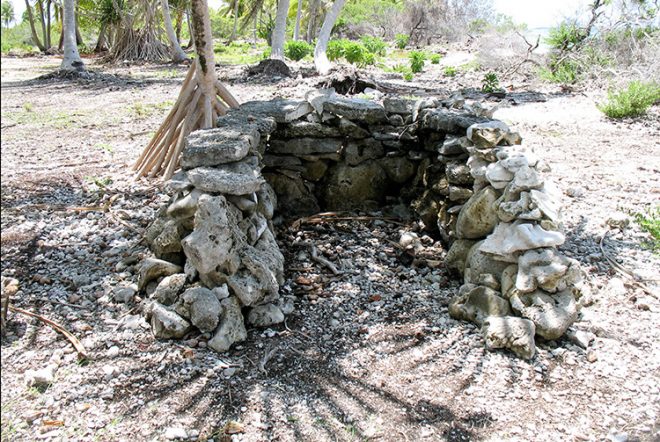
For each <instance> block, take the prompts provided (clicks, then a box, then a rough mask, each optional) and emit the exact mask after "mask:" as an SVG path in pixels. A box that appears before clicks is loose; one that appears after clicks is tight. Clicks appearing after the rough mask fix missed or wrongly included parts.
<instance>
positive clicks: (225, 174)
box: [188, 162, 265, 195]
mask: <svg viewBox="0 0 660 442" xmlns="http://www.w3.org/2000/svg"><path fill="white" fill-rule="evenodd" d="M188 179H189V180H190V182H191V183H192V184H193V185H194V186H195V187H196V188H197V189H199V190H202V191H204V192H210V193H224V194H229V195H248V194H251V193H254V192H256V191H257V190H259V188H260V187H261V185H262V184H263V183H264V182H265V181H264V179H263V178H262V176H261V172H260V171H259V169H258V167H255V166H253V165H250V164H248V163H246V162H240V163H230V164H223V165H222V166H219V167H198V168H196V169H192V170H189V171H188Z"/></svg>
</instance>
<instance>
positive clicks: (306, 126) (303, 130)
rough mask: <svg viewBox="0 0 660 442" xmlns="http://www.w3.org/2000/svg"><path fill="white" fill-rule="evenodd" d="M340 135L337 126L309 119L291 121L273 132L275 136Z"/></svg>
mask: <svg viewBox="0 0 660 442" xmlns="http://www.w3.org/2000/svg"><path fill="white" fill-rule="evenodd" d="M341 135H342V134H341V132H340V130H339V128H337V127H333V126H328V125H327V124H320V123H311V122H309V121H293V122H291V123H290V124H287V125H282V126H281V128H279V129H278V130H276V131H275V133H274V134H273V136H274V137H277V138H305V137H311V138H337V137H340V136H341Z"/></svg>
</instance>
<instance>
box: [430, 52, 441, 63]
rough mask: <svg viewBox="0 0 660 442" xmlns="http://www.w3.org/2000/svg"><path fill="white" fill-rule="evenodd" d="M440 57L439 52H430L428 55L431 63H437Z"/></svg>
mask: <svg viewBox="0 0 660 442" xmlns="http://www.w3.org/2000/svg"><path fill="white" fill-rule="evenodd" d="M441 58H442V55H440V54H431V57H430V59H431V64H439V63H440V59H441Z"/></svg>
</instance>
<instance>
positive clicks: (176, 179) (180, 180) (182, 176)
mask: <svg viewBox="0 0 660 442" xmlns="http://www.w3.org/2000/svg"><path fill="white" fill-rule="evenodd" d="M192 187H193V185H192V183H191V182H190V180H189V179H188V174H187V173H186V171H185V170H180V171H179V172H177V173H175V174H174V175H172V178H170V179H169V180H168V181H167V183H165V191H166V192H167V193H176V192H183V191H187V190H190V189H192Z"/></svg>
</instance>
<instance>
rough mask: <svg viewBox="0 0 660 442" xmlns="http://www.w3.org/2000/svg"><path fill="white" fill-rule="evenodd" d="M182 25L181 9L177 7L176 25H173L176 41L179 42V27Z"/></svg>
mask: <svg viewBox="0 0 660 442" xmlns="http://www.w3.org/2000/svg"><path fill="white" fill-rule="evenodd" d="M182 27H183V11H182V10H181V9H177V11H176V26H175V27H174V32H175V34H176V41H178V42H179V44H181V28H182Z"/></svg>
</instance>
